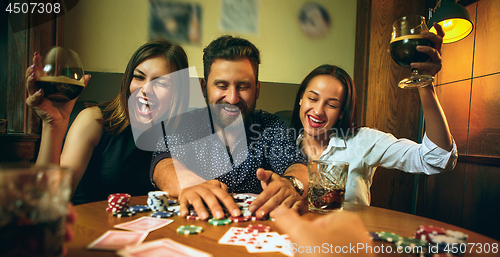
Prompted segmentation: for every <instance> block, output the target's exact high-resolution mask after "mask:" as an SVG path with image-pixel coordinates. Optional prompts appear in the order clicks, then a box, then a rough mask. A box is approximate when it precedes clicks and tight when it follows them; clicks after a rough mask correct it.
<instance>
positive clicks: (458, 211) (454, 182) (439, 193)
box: [417, 163, 466, 226]
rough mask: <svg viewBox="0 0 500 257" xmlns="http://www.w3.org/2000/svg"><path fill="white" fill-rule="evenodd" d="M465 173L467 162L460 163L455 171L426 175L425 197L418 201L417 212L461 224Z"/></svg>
mask: <svg viewBox="0 0 500 257" xmlns="http://www.w3.org/2000/svg"><path fill="white" fill-rule="evenodd" d="M465 173H466V164H465V163H458V164H457V166H456V167H455V169H454V170H453V171H450V172H445V173H441V174H437V175H432V176H424V177H425V180H426V183H425V189H424V190H423V191H422V192H423V194H424V197H423V199H422V201H421V202H418V203H417V214H418V215H421V216H424V217H428V218H431V219H436V220H439V221H443V222H447V223H450V224H453V225H457V226H461V225H462V210H463V199H464V179H465Z"/></svg>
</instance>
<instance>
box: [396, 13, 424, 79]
mask: <svg viewBox="0 0 500 257" xmlns="http://www.w3.org/2000/svg"><path fill="white" fill-rule="evenodd" d="M423 31H429V29H428V28H427V25H426V23H425V18H424V17H423V16H419V15H409V16H405V17H403V18H401V19H399V20H397V21H396V22H394V24H393V25H392V37H391V43H390V45H389V51H390V53H391V57H392V59H393V60H394V61H395V62H396V63H397V64H399V65H401V66H403V67H407V68H411V67H410V64H411V63H412V62H425V61H427V60H428V59H429V58H430V56H429V55H428V54H425V53H422V52H419V51H417V45H424V46H430V47H434V42H432V41H431V40H429V39H425V38H423V37H422V36H421V35H420V33H421V32H423ZM411 70H412V74H411V77H409V78H405V79H403V80H401V81H400V82H399V83H398V86H399V87H400V88H414V87H425V86H427V85H430V84H431V83H432V82H433V81H434V77H433V76H430V75H421V74H418V70H417V69H415V68H411Z"/></svg>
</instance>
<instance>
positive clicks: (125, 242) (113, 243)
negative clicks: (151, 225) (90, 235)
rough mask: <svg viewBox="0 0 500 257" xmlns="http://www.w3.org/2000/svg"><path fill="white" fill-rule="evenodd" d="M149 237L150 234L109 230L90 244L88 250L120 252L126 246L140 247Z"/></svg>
mask: <svg viewBox="0 0 500 257" xmlns="http://www.w3.org/2000/svg"><path fill="white" fill-rule="evenodd" d="M147 236H148V232H131V231H117V230H109V231H107V232H106V233H104V234H103V235H102V236H100V237H99V238H97V239H96V240H94V241H93V242H92V243H90V244H89V245H88V246H87V248H88V249H93V250H118V249H122V248H124V247H125V246H134V245H138V244H140V243H141V242H142V241H144V239H145V238H146V237H147Z"/></svg>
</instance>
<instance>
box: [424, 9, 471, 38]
mask: <svg viewBox="0 0 500 257" xmlns="http://www.w3.org/2000/svg"><path fill="white" fill-rule="evenodd" d="M439 5H440V6H439ZM438 6H439V8H438ZM431 10H432V9H430V11H429V15H430V16H431V17H430V20H429V25H428V27H429V28H430V29H429V31H431V32H433V33H436V29H435V28H434V26H433V25H432V24H434V22H437V23H438V24H439V25H441V27H443V31H444V33H445V35H444V38H443V43H453V42H456V41H459V40H461V39H463V38H465V37H467V36H468V35H469V34H470V33H471V31H472V29H473V28H474V23H472V19H471V17H470V14H469V12H468V11H467V9H465V7H463V6H462V5H460V4H457V1H456V0H438V2H437V4H436V7H434V10H433V11H431Z"/></svg>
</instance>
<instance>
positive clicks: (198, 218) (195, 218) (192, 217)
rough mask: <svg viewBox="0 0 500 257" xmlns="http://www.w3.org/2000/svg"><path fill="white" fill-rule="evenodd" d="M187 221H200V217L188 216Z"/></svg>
mask: <svg viewBox="0 0 500 257" xmlns="http://www.w3.org/2000/svg"><path fill="white" fill-rule="evenodd" d="M186 219H188V220H200V217H198V216H195V215H188V216H186Z"/></svg>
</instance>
